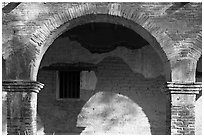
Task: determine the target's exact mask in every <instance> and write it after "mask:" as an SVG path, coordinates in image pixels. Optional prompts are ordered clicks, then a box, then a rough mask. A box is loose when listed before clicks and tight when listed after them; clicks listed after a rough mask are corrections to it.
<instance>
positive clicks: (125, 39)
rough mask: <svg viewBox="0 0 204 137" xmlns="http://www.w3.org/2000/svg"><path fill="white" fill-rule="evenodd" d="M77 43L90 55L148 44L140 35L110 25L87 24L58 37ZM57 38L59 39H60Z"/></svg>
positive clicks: (119, 26)
mask: <svg viewBox="0 0 204 137" xmlns="http://www.w3.org/2000/svg"><path fill="white" fill-rule="evenodd" d="M67 36H68V37H69V38H70V39H71V40H73V41H78V42H80V44H81V45H82V46H83V47H85V48H87V49H88V50H89V51H90V52H92V53H104V52H109V51H112V50H114V49H115V48H116V47H117V46H125V47H127V48H129V49H139V48H141V47H143V46H145V45H147V44H148V42H147V41H146V40H144V39H143V38H142V37H141V36H140V35H138V34H137V33H136V32H134V31H133V30H131V29H128V28H126V27H124V26H122V25H117V24H111V23H88V24H84V25H80V26H77V27H74V28H73V29H71V30H68V31H67V32H65V33H63V34H62V35H61V36H60V37H67ZM60 37H59V38H60Z"/></svg>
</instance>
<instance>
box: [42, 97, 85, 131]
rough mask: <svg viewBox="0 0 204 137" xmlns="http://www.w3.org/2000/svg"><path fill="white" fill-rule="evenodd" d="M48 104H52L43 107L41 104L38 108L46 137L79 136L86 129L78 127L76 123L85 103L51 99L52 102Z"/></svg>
mask: <svg viewBox="0 0 204 137" xmlns="http://www.w3.org/2000/svg"><path fill="white" fill-rule="evenodd" d="M47 103H50V105H49V104H47V105H45V106H42V105H43V104H42V103H41V104H42V105H41V106H40V107H38V113H39V115H40V118H41V121H42V123H43V125H42V126H44V133H45V134H46V135H66V134H67V135H79V134H80V133H81V132H82V130H83V129H84V128H78V127H76V123H77V115H78V114H79V113H80V110H81V108H82V106H83V105H84V104H85V102H84V101H74V100H73V101H57V100H54V99H50V102H47ZM73 108H75V109H73ZM69 123H71V124H69ZM74 123H75V124H74Z"/></svg>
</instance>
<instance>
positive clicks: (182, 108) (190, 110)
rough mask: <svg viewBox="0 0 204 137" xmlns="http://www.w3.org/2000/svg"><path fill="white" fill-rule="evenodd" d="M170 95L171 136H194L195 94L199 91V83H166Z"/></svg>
mask: <svg viewBox="0 0 204 137" xmlns="http://www.w3.org/2000/svg"><path fill="white" fill-rule="evenodd" d="M167 86H168V88H169V92H170V94H171V134H172V135H195V103H196V94H198V93H199V91H201V83H194V84H192V83H191V84H189V83H173V82H168V85H167Z"/></svg>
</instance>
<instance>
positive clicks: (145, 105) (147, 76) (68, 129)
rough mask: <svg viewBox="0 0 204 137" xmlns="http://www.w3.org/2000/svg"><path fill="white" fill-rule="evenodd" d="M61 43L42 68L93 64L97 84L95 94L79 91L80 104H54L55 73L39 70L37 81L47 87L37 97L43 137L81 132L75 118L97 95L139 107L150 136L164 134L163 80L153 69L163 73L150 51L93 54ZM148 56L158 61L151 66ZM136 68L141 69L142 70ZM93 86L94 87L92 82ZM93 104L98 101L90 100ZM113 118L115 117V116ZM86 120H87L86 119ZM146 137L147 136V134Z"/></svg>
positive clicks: (145, 49)
mask: <svg viewBox="0 0 204 137" xmlns="http://www.w3.org/2000/svg"><path fill="white" fill-rule="evenodd" d="M60 41H62V39H61V40H60ZM60 41H58V40H57V41H56V42H55V43H54V44H53V45H52V46H51V48H50V49H48V51H47V53H46V54H45V56H44V58H43V60H42V64H41V66H48V65H51V64H52V63H57V62H67V63H76V62H89V63H95V64H96V65H97V70H96V71H95V75H96V78H97V83H96V85H95V90H87V89H86V90H84V89H81V91H80V100H78V101H77V100H61V101H60V100H56V72H55V71H46V70H43V69H42V70H40V71H39V74H38V81H40V82H42V83H44V84H45V85H46V86H45V87H44V89H42V91H41V92H40V93H39V95H38V114H39V116H40V117H41V120H42V123H43V124H44V129H45V130H44V132H45V134H80V133H81V132H83V128H82V127H81V128H80V127H76V125H77V117H78V115H79V113H80V112H81V109H82V108H83V106H84V105H85V103H86V102H87V101H88V100H89V99H90V98H91V97H92V96H93V95H94V94H96V93H98V92H100V91H104V92H108V93H114V94H121V95H124V96H126V97H128V98H129V99H131V100H132V101H133V102H134V103H135V104H136V106H137V105H138V106H139V107H138V108H142V110H141V111H143V113H142V115H143V116H144V115H146V116H145V117H146V118H147V119H148V122H149V125H150V128H149V130H150V132H151V134H166V128H167V125H166V111H167V108H166V101H167V100H166V94H165V93H164V92H163V91H162V87H163V86H164V83H165V78H164V76H162V72H157V71H155V69H154V68H155V67H156V66H161V68H159V69H161V70H162V63H161V61H160V59H159V57H158V56H157V55H155V54H156V53H154V51H152V50H151V48H150V49H148V46H147V47H146V46H145V47H144V49H140V50H141V51H136V50H135V51H134V50H128V49H126V48H123V47H121V49H123V50H118V49H120V48H116V49H115V50H113V51H111V52H109V53H103V54H92V53H90V52H88V51H87V50H86V49H84V48H83V47H81V46H80V45H79V44H78V43H76V42H74V43H75V44H73V43H72V44H69V42H64V43H66V44H63V42H60ZM55 44H56V45H55ZM69 46H70V47H71V48H69ZM59 47H60V48H59ZM52 48H53V49H52ZM56 50H57V51H58V52H56ZM117 50H118V51H117ZM142 50H144V51H145V52H146V53H144V54H142V53H143V52H144V51H142ZM54 51H55V52H54ZM66 51H70V52H66ZM59 53H60V54H59ZM148 53H149V54H148ZM138 54H139V55H140V56H141V54H142V57H141V60H143V61H141V60H139V59H137V58H136V57H137V56H139V55H138ZM110 55H111V56H110ZM128 55H129V56H128ZM151 56H154V60H157V61H156V62H154V63H152V62H151V61H146V60H145V58H146V59H148V58H149V59H150V58H151ZM152 59H153V58H152ZM157 62H158V63H157ZM156 63H157V64H156ZM138 66H143V69H140V68H139V67H138ZM134 67H135V68H134ZM137 67H138V68H137ZM145 67H146V69H149V70H148V71H141V70H145ZM41 68H42V67H41ZM151 68H153V69H151ZM92 82H93V85H94V82H95V81H92ZM93 101H97V100H95V99H93ZM122 102H123V101H121V103H122ZM123 103H125V102H123ZM133 106H134V105H133ZM136 106H135V107H136ZM135 107H133V108H135ZM113 115H114V114H113ZM115 115H117V114H116V113H115ZM87 117H90V116H89V115H87ZM56 122H57V123H58V124H57V125H56ZM127 124H130V125H131V122H130V123H129V122H127ZM113 127H114V128H118V129H120V128H122V126H121V125H120V126H118V125H117V124H116V125H113ZM147 130H148V129H147ZM123 133H127V131H123ZM138 133H139V132H138ZM146 133H147V134H149V131H148V132H146Z"/></svg>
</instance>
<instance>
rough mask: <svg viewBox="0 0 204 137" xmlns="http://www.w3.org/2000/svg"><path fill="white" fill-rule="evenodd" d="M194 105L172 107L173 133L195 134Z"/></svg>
mask: <svg viewBox="0 0 204 137" xmlns="http://www.w3.org/2000/svg"><path fill="white" fill-rule="evenodd" d="M194 108H195V107H194V105H186V106H185V105H184V106H172V107H171V134H173V135H194V134H195V113H194V111H195V110H194Z"/></svg>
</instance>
